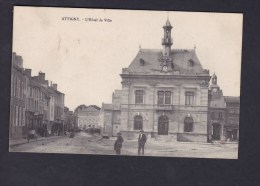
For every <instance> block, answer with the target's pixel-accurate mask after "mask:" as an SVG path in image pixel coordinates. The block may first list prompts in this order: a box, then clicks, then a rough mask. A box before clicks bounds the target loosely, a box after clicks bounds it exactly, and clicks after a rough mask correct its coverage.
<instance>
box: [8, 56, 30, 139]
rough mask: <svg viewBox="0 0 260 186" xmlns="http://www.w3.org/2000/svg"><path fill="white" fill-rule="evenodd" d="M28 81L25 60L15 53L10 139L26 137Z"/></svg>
mask: <svg viewBox="0 0 260 186" xmlns="http://www.w3.org/2000/svg"><path fill="white" fill-rule="evenodd" d="M26 85H27V80H26V77H25V76H24V69H23V59H22V57H21V56H19V55H17V54H16V53H13V56H12V76H11V100H10V130H9V134H10V138H13V139H15V138H22V137H23V136H24V135H25V104H26V98H25V96H26Z"/></svg>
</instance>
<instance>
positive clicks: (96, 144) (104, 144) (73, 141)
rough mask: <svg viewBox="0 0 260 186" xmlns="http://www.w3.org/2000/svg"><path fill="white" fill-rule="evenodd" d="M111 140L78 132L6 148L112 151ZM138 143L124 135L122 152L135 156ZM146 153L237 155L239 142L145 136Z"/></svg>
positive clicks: (28, 150) (231, 156) (231, 157)
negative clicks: (208, 141)
mask: <svg viewBox="0 0 260 186" xmlns="http://www.w3.org/2000/svg"><path fill="white" fill-rule="evenodd" d="M114 142H115V138H112V139H101V137H100V136H97V135H90V134H87V133H84V132H80V133H78V134H77V135H76V136H75V137H74V138H69V137H67V136H63V137H59V138H46V140H42V141H37V142H35V141H31V142H30V143H24V144H18V145H13V146H10V148H9V151H10V152H33V153H67V154H100V155H115V151H114V149H113V146H114ZM137 147H138V143H137V140H126V139H125V140H124V143H123V147H122V150H121V155H127V156H129V155H133V156H135V155H137ZM145 156H161V157H163V156H165V157H193V158H221V159H237V158H238V144H237V143H229V144H221V143H194V142H165V141H155V140H154V139H148V140H147V143H146V144H145Z"/></svg>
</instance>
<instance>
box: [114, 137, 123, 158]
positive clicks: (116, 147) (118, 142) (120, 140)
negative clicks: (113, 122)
mask: <svg viewBox="0 0 260 186" xmlns="http://www.w3.org/2000/svg"><path fill="white" fill-rule="evenodd" d="M123 142H124V139H123V138H122V136H121V133H120V132H119V133H117V140H116V141H115V144H114V150H115V151H116V155H120V154H121V148H122V144H123Z"/></svg>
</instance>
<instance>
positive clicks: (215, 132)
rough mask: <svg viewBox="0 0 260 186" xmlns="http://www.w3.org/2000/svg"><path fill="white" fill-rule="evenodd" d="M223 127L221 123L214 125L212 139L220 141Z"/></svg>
mask: <svg viewBox="0 0 260 186" xmlns="http://www.w3.org/2000/svg"><path fill="white" fill-rule="evenodd" d="M220 132H221V125H220V124H219V123H213V124H212V139H213V140H220Z"/></svg>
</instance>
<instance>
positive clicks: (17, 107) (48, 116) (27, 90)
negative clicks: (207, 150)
mask: <svg viewBox="0 0 260 186" xmlns="http://www.w3.org/2000/svg"><path fill="white" fill-rule="evenodd" d="M31 71H32V70H31V69H24V68H23V59H22V57H21V56H19V55H17V54H16V53H15V52H14V53H13V57H12V76H11V100H10V130H9V131H10V138H11V139H14V138H23V137H26V135H27V134H28V130H35V131H36V133H37V134H38V135H40V136H47V135H48V133H49V134H51V129H52V125H53V123H54V119H55V105H56V106H58V107H59V108H60V111H59V115H58V116H56V118H57V117H59V118H62V115H63V108H64V94H63V93H61V92H59V91H57V84H54V85H55V86H49V83H48V80H45V73H42V72H39V75H38V76H32V75H31ZM57 95H58V96H57ZM55 99H56V101H55Z"/></svg>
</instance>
